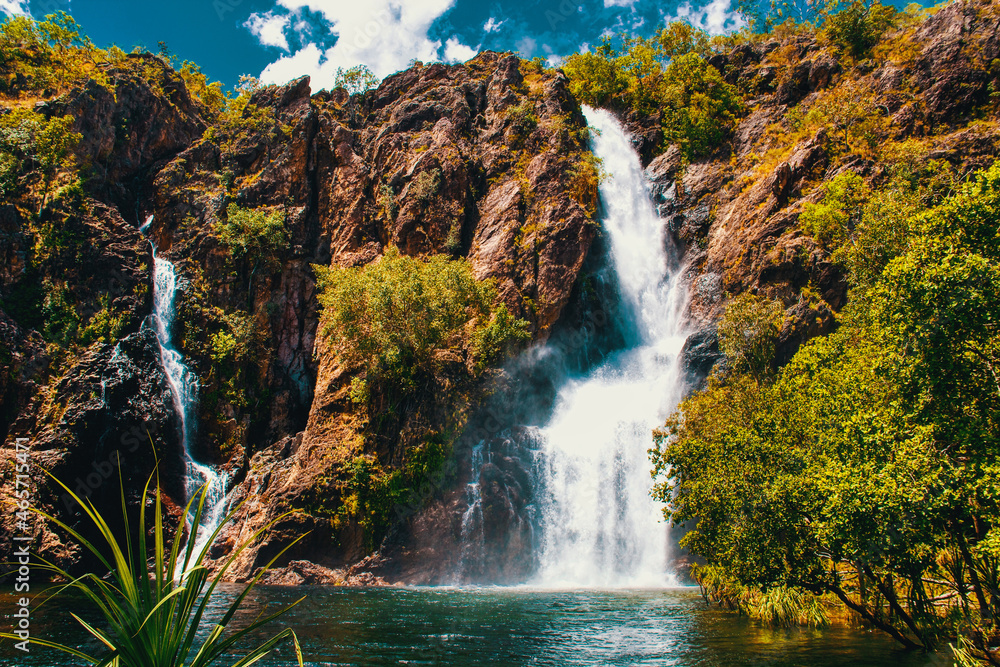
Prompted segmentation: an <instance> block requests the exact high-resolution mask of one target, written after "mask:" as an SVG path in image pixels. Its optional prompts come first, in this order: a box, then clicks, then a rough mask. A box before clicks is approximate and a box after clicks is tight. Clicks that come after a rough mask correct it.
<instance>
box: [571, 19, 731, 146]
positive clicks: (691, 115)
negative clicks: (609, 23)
mask: <svg viewBox="0 0 1000 667" xmlns="http://www.w3.org/2000/svg"><path fill="white" fill-rule="evenodd" d="M620 42H621V45H620V47H618V48H616V47H615V46H614V43H613V41H612V39H611V37H607V36H606V37H604V38H603V39H602V40H601V42H600V44H599V45H598V46H597V48H595V49H594V51H591V52H586V53H576V54H573V55H571V56H570V57H569V58H567V59H566V63H565V65H564V67H563V69H564V71H565V72H566V75H567V76H568V77H569V80H570V90H571V91H572V92H573V94H574V95H575V96H576V97H577V99H579V100H580V101H581V102H584V103H585V104H590V105H592V106H597V107H610V108H615V109H631V110H634V111H637V112H639V113H642V114H655V113H660V114H661V119H662V123H663V131H664V135H665V140H666V143H668V144H674V143H676V144H679V145H680V146H681V148H682V150H683V151H684V154H685V156H686V157H687V158H688V159H690V158H692V157H695V156H697V155H702V154H704V153H706V152H709V151H711V149H712V148H714V147H715V146H716V145H717V144H718V143H719V142H720V141H722V139H723V138H724V137H725V136H726V134H727V133H728V132H729V131H731V129H732V127H733V126H734V124H735V121H736V118H737V116H738V115H739V114H741V113H742V112H743V101H742V99H741V98H740V96H739V94H738V93H737V91H736V89H735V88H733V87H732V86H730V85H729V84H727V83H726V82H725V81H724V80H723V79H722V75H721V74H720V73H719V71H718V70H717V69H715V68H714V67H712V66H711V65H709V64H708V61H707V60H706V56H708V55H709V54H710V52H711V49H710V41H709V38H708V35H707V34H706V33H704V32H702V31H700V30H698V29H696V28H693V27H692V26H690V25H689V24H686V23H671V24H670V25H668V26H667V27H665V28H663V29H661V30H660V31H659V32H657V33H656V35H654V36H653V37H652V38H650V39H645V38H642V37H631V36H627V35H625V36H622V37H621V38H620Z"/></svg>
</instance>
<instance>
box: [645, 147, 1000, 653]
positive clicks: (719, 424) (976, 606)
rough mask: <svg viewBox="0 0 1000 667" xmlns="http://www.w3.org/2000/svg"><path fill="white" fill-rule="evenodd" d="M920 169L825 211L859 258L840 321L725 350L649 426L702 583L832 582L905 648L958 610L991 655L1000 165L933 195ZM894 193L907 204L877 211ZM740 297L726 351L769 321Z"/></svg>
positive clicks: (850, 253) (811, 587) (810, 585)
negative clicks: (774, 354) (783, 341)
mask: <svg viewBox="0 0 1000 667" xmlns="http://www.w3.org/2000/svg"><path fill="white" fill-rule="evenodd" d="M927 171H929V175H928V174H927V173H926V172H925V174H924V175H923V176H922V177H920V178H916V179H915V180H914V182H913V183H912V184H909V183H908V182H907V183H908V184H907V185H901V184H900V183H899V181H897V180H893V181H890V183H889V185H888V187H887V188H886V189H881V190H879V191H877V192H874V193H871V194H870V195H869V197H870V203H871V202H875V203H871V205H870V206H869V207H867V208H865V207H861V210H860V212H859V217H860V220H859V221H858V222H857V223H852V221H851V219H850V216H846V215H845V216H836V215H830V216H828V217H829V221H828V222H827V223H826V225H825V226H824V229H831V228H836V229H831V233H830V238H834V239H841V241H840V242H841V243H842V244H843V245H842V246H841V247H840V248H839V249H838V253H839V254H840V256H841V257H843V260H844V262H845V263H846V265H847V266H850V267H855V268H854V270H853V271H852V273H851V278H852V283H853V284H854V288H853V293H852V299H851V301H850V302H849V304H848V306H847V307H845V308H844V309H843V311H842V312H841V313H840V322H841V326H840V328H839V329H838V330H837V331H836V332H835V333H832V334H830V335H828V336H826V337H821V338H818V339H816V340H814V341H812V342H810V343H808V344H806V345H805V346H804V347H802V349H800V350H799V352H798V353H797V354H796V355H795V356H794V357H793V358H792V360H791V362H790V363H789V364H788V365H787V366H785V367H784V368H782V369H781V370H780V371H779V372H777V373H760V372H754V370H755V368H754V365H745V364H742V363H733V365H731V366H730V370H729V371H728V372H727V373H724V374H721V375H717V376H716V377H714V378H712V379H711V381H710V384H709V387H708V388H707V389H706V390H705V391H703V392H700V393H697V394H695V395H693V396H692V397H690V398H689V399H687V400H686V401H685V402H684V403H683V404H682V406H681V409H680V412H679V414H678V415H677V416H676V417H675V418H674V419H672V420H671V421H670V422H669V423H668V424H667V427H666V428H665V429H664V430H662V431H659V432H658V433H657V436H656V440H657V443H658V447H657V449H656V450H654V452H653V456H654V461H655V463H656V472H657V474H659V475H661V476H664V477H667V476H669V477H670V478H671V479H670V480H666V481H661V482H660V483H659V485H658V486H657V489H656V494H657V497H659V498H660V499H661V500H663V501H664V502H667V503H668V505H669V510H668V516H669V518H671V519H672V520H673V521H675V522H677V523H679V524H686V523H688V522H690V525H691V527H692V530H691V531H690V532H689V533H688V534H687V536H686V537H685V538H684V541H683V544H684V545H686V546H687V547H688V548H690V549H691V550H692V551H694V552H695V553H697V554H699V555H701V556H703V557H704V558H705V559H706V560H707V562H708V564H709V565H710V566H711V567H712V568H715V569H714V570H704V571H703V572H705V573H706V575H704V576H707V573H708V572H712V573H713V575H712V577H713V578H714V579H712V580H713V581H714V580H717V579H718V578H719V577H720V574H721V576H722V577H728V578H730V579H731V580H732V581H733V582H735V583H736V584H737V585H738V586H740V587H747V588H750V589H760V590H763V591H768V590H771V589H773V588H774V587H788V588H792V589H799V590H803V591H809V592H812V593H814V594H816V595H827V596H830V597H831V598H833V599H835V600H837V601H839V602H840V603H842V604H843V605H845V606H846V607H848V608H849V609H851V610H852V611H853V612H855V613H856V614H857V615H858V616H859V617H861V618H862V619H864V620H865V621H867V622H869V623H871V624H872V625H874V626H876V627H878V628H880V629H882V630H884V631H885V632H887V633H889V634H891V635H892V636H893V637H895V638H896V639H897V640H898V641H900V642H901V643H903V644H904V645H906V646H909V647H921V648H925V649H931V648H934V647H935V646H937V645H939V644H940V643H942V642H944V641H947V640H949V639H950V638H953V637H954V633H955V632H956V628H957V631H958V632H959V633H960V634H962V635H964V636H966V637H968V638H969V639H970V646H971V647H972V648H971V649H970V650H972V651H973V652H974V653H975V654H976V655H978V656H980V657H984V658H987V659H989V660H990V661H991V662H992V663H994V664H995V663H996V661H997V660H998V657H997V655H996V652H995V648H991V647H994V646H995V642H996V639H997V626H996V621H995V619H996V618H997V615H998V614H1000V580H998V572H1000V550H998V545H1000V540H998V537H1000V536H998V532H997V531H998V528H997V526H998V524H1000V497H998V496H997V493H996V492H997V489H1000V467H998V463H997V462H998V460H1000V450H998V448H997V442H1000V433H998V432H997V414H998V408H1000V383H998V381H997V375H996V366H997V364H998V362H1000V330H998V328H997V324H996V323H997V321H998V320H1000V300H998V295H1000V255H998V252H997V248H998V245H997V238H998V235H1000V163H998V164H997V165H994V166H993V167H992V168H990V169H989V170H987V171H984V172H980V173H979V174H977V175H976V176H975V177H974V178H972V179H970V180H969V181H968V182H966V183H963V184H956V185H955V186H954V194H950V195H949V196H947V197H944V198H942V197H941V195H940V194H938V195H937V196H935V193H940V192H942V191H943V192H948V189H947V188H940V181H939V177H938V172H937V171H935V170H934V169H929V170H927ZM935 186H938V187H935ZM840 192H841V189H840V188H839V187H831V188H829V189H828V190H827V194H826V197H825V198H824V203H823V206H827V207H830V208H832V209H834V210H836V209H837V207H838V206H840V202H841V201H842V198H841V197H840V196H839V194H838V193H840ZM900 197H902V198H904V199H906V200H908V203H909V207H908V210H907V208H903V209H902V210H903V211H904V212H903V213H902V215H898V216H896V217H894V216H885V215H882V211H883V208H882V207H881V206H879V205H878V201H879V200H882V201H883V202H884V201H886V200H891V199H893V198H896V199H898V198H900ZM855 205H856V204H855ZM859 237H860V238H859ZM879 238H890V239H891V240H892V241H893V246H891V247H886V246H885V245H882V246H881V247H879V245H878V244H876V243H874V242H870V241H869V239H879ZM859 241H861V242H859ZM873 251H874V256H873ZM745 301H746V300H737V301H734V302H733V304H732V305H731V306H730V308H729V309H728V310H727V312H726V315H725V317H724V318H723V322H722V325H721V326H720V333H721V335H722V337H723V349H725V350H726V352H727V357H729V358H730V359H732V360H733V361H734V362H739V360H743V359H748V358H749V359H752V358H758V357H759V352H760V350H761V349H764V348H765V342H767V341H769V342H770V343H771V344H772V345H773V341H774V340H775V339H776V336H777V330H776V328H775V327H774V324H773V322H774V314H773V311H771V310H769V309H767V308H766V307H765V305H764V304H761V305H759V306H757V307H756V308H747V307H746V306H745V305H744V304H745ZM716 587H717V584H716Z"/></svg>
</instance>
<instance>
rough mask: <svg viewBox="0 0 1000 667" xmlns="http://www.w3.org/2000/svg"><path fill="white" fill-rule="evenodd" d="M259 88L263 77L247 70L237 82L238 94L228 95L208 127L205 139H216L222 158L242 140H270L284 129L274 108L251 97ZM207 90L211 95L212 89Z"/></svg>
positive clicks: (234, 149)
mask: <svg viewBox="0 0 1000 667" xmlns="http://www.w3.org/2000/svg"><path fill="white" fill-rule="evenodd" d="M212 85H213V86H214V84H212ZM196 88H197V86H196ZM210 88H211V86H210ZM260 88H261V84H260V81H258V80H257V79H256V78H254V77H251V76H247V75H245V74H244V75H242V76H240V82H239V84H238V85H237V86H236V90H237V91H238V94H237V95H236V96H230V97H226V99H225V101H224V103H223V104H222V105H221V108H220V110H219V112H218V115H217V116H216V118H215V124H214V125H212V126H211V127H209V128H208V129H207V130H206V131H205V134H204V135H203V138H204V140H205V141H212V142H215V143H217V144H218V145H219V148H220V149H221V150H222V153H223V159H227V158H228V156H229V155H230V154H232V153H235V152H236V151H237V148H238V147H239V145H240V142H241V141H248V140H254V139H260V138H264V139H265V140H268V141H270V140H273V139H275V138H276V137H278V136H280V134H281V133H282V132H283V131H284V130H283V128H282V127H281V126H280V125H279V123H278V120H277V118H275V116H274V111H273V110H272V109H271V108H269V107H260V106H258V105H257V104H254V103H253V102H251V101H250V100H251V99H252V98H253V94H254V93H255V92H256V91H258V90H260ZM208 94H209V95H211V94H212V93H211V91H209V93H208Z"/></svg>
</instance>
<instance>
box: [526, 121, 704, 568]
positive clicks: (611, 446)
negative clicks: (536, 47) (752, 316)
mask: <svg viewBox="0 0 1000 667" xmlns="http://www.w3.org/2000/svg"><path fill="white" fill-rule="evenodd" d="M584 113H585V115H586V117H587V121H588V124H589V125H590V127H591V128H592V129H593V130H595V136H594V137H593V145H592V147H593V151H594V153H595V154H596V155H597V157H599V158H601V159H602V160H603V162H604V169H605V170H606V171H607V173H608V178H607V179H606V180H605V181H604V182H603V183H602V184H601V186H600V193H601V200H602V202H603V205H604V216H603V220H602V225H603V228H604V230H605V233H606V235H607V239H608V242H609V247H610V261H611V264H612V266H613V269H614V271H615V272H616V274H617V278H618V283H619V285H620V291H621V298H622V301H623V308H622V312H621V313H620V314H618V315H617V316H618V317H622V318H625V319H627V320H630V324H631V327H629V329H630V337H631V338H632V340H631V343H630V345H629V346H628V347H627V349H625V350H623V351H620V352H618V353H616V354H614V355H613V356H611V357H610V358H608V359H607V360H606V361H605V362H604V363H602V364H601V365H599V366H598V367H596V368H594V369H593V370H591V371H589V372H588V374H587V375H586V376H584V377H582V378H577V379H571V380H568V381H567V382H566V383H565V384H564V385H563V386H562V387H561V388H560V390H559V392H558V396H557V400H556V407H555V412H554V414H553V415H552V417H551V419H550V420H549V422H548V424H546V425H545V426H543V427H542V429H541V432H540V434H539V442H540V450H539V452H538V454H539V459H540V464H539V466H538V468H537V472H536V475H537V477H538V479H536V484H537V485H538V497H537V499H536V501H535V502H536V504H537V510H538V512H539V517H540V519H539V523H540V529H541V531H540V532H541V539H540V540H539V545H538V548H537V557H538V564H539V567H538V572H537V575H536V577H535V579H534V581H533V583H534V584H537V585H542V586H554V587H562V586H597V587H605V586H608V587H619V586H663V585H668V584H670V583H672V582H673V578H672V576H671V575H670V573H669V572H668V569H667V557H668V544H667V526H666V525H665V524H664V523H663V517H662V512H661V508H660V506H659V505H658V503H656V502H654V501H653V499H652V498H650V496H649V492H650V489H651V487H652V480H651V479H650V474H649V471H650V462H649V458H648V454H647V451H648V450H649V448H650V447H651V445H652V440H651V431H652V430H653V429H654V428H655V427H657V426H659V425H661V424H662V423H663V420H664V419H665V418H666V416H667V415H668V414H669V413H670V411H671V410H673V409H674V408H675V407H676V405H677V403H678V401H679V400H680V398H681V394H682V391H683V380H682V376H681V374H680V372H679V363H678V358H679V353H680V351H681V348H682V347H683V344H684V340H685V338H686V331H685V329H684V311H685V307H686V302H685V299H686V289H685V287H684V285H682V284H681V279H680V278H681V274H682V273H683V271H682V267H681V266H679V263H678V259H677V257H676V256H675V254H674V253H673V252H672V248H671V247H670V246H669V241H668V239H667V238H665V235H664V229H665V225H664V221H663V220H662V219H660V218H659V217H658V216H657V214H656V211H655V209H654V207H653V203H652V200H651V197H650V192H649V186H648V182H647V181H646V178H645V176H644V173H643V170H642V166H641V163H640V161H639V156H638V155H637V154H636V152H635V150H634V149H633V147H632V145H631V143H630V141H629V138H628V136H627V134H626V133H625V131H624V130H623V128H622V127H621V125H620V124H619V123H618V121H617V120H616V119H615V118H614V116H612V114H611V113H609V112H607V111H603V110H596V109H589V108H585V109H584Z"/></svg>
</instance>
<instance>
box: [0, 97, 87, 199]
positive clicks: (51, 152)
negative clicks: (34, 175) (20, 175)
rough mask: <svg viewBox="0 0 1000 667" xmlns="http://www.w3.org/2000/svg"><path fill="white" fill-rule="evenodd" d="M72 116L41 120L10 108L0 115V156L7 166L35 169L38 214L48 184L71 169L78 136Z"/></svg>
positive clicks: (35, 115) (80, 137) (49, 185)
mask: <svg viewBox="0 0 1000 667" xmlns="http://www.w3.org/2000/svg"><path fill="white" fill-rule="evenodd" d="M73 122H74V120H73V117H72V116H63V117H61V118H59V117H53V118H45V117H44V116H42V115H41V114H38V113H35V112H34V111H32V110H30V109H23V108H19V109H14V110H12V111H10V112H8V113H7V114H4V115H3V116H0V155H2V154H6V155H8V156H9V157H8V158H7V160H8V161H9V164H20V165H22V166H28V167H29V168H37V169H38V170H39V171H40V172H41V175H42V193H41V204H40V206H39V208H38V213H39V215H41V213H42V211H43V210H44V209H45V205H46V203H47V202H48V196H49V191H50V189H51V187H52V182H53V181H54V180H55V178H56V176H57V175H58V174H59V172H60V171H63V170H67V169H71V168H72V166H73V160H74V158H73V149H74V148H76V146H77V144H79V143H80V140H81V139H82V135H81V134H79V133H78V132H73V131H72V128H73Z"/></svg>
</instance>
